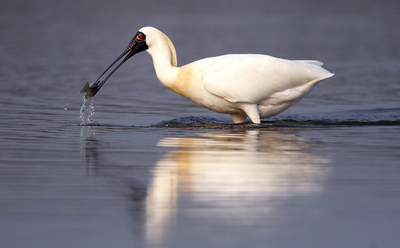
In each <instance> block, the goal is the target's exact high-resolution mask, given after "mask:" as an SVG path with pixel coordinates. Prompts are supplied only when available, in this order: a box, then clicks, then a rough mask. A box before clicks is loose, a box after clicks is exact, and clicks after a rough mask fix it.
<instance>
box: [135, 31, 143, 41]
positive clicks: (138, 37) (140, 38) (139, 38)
mask: <svg viewBox="0 0 400 248" xmlns="http://www.w3.org/2000/svg"><path fill="white" fill-rule="evenodd" d="M136 39H137V40H138V41H141V40H144V34H142V33H140V34H138V35H137V36H136Z"/></svg>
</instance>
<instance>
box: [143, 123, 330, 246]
mask: <svg viewBox="0 0 400 248" xmlns="http://www.w3.org/2000/svg"><path fill="white" fill-rule="evenodd" d="M197 136H198V137H196V138H164V139H162V140H160V141H159V142H158V146H161V147H171V148H177V149H175V150H171V151H169V152H168V153H167V154H165V156H164V158H163V159H161V160H160V161H158V163H157V166H156V167H155V169H154V171H153V174H154V177H153V181H152V183H151V184H150V187H149V189H148V195H147V199H146V202H147V204H146V215H147V221H146V232H147V242H149V243H151V244H154V245H160V244H162V242H163V240H165V239H166V238H167V237H168V235H169V231H170V230H171V229H173V225H174V222H175V221H176V220H175V215H176V212H177V211H179V210H183V209H186V210H187V209H188V208H190V211H189V212H190V216H195V218H198V219H199V220H201V219H209V220H211V221H216V223H218V225H220V224H221V223H226V224H227V225H257V226H264V227H265V226H266V225H271V224H272V223H275V224H276V223H277V222H283V221H284V215H285V214H286V216H287V214H288V213H283V212H282V211H283V210H282V209H281V207H282V205H283V204H285V202H287V200H288V199H289V198H290V197H296V196H303V197H309V196H313V195H316V194H318V193H319V192H321V191H322V188H323V184H322V183H323V178H325V177H326V174H327V171H328V170H327V168H326V167H325V166H323V165H324V164H326V163H327V162H328V160H327V159H326V158H323V157H320V156H317V155H314V154H311V153H308V152H307V149H308V148H309V147H310V146H311V142H310V141H309V140H307V138H304V137H300V136H296V135H292V134H285V133H281V132H278V131H270V130H260V129H258V130H246V131H243V130H240V131H226V130H222V131H211V132H205V133H200V134H197ZM183 198H184V199H185V204H184V205H185V206H179V204H178V199H183ZM188 202H191V204H189V205H188ZM171 227H172V228H171Z"/></svg>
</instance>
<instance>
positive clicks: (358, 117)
mask: <svg viewBox="0 0 400 248" xmlns="http://www.w3.org/2000/svg"><path fill="white" fill-rule="evenodd" d="M81 125H83V126H85V125H86V126H102V127H127V128H129V127H132V128H133V127H137V128H179V129H223V130H250V129H274V128H277V129H280V128H295V127H302V128H307V127H311V128H312V127H332V126H399V125H400V108H388V109H361V110H350V111H342V112H334V113H324V114H323V115H318V114H315V115H312V116H284V115H279V116H278V117H272V118H268V119H266V120H263V121H262V122H261V124H260V125H256V124H252V123H251V122H246V123H243V124H232V123H231V122H228V121H226V119H225V120H222V119H216V118H212V117H207V116H185V117H179V118H174V119H172V120H167V121H162V122H160V123H158V124H155V125H150V126H147V127H146V126H123V125H107V124H99V123H94V122H92V121H88V122H86V123H85V122H83V123H82V124H81Z"/></svg>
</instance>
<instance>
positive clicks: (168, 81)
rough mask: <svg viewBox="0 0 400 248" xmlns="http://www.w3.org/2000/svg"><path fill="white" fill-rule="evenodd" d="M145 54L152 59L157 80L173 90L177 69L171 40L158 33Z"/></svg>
mask: <svg viewBox="0 0 400 248" xmlns="http://www.w3.org/2000/svg"><path fill="white" fill-rule="evenodd" d="M147 52H148V53H149V54H150V55H151V57H152V58H153V64H154V69H155V71H156V74H157V78H158V80H160V82H161V83H162V84H163V85H164V86H166V87H168V88H171V89H172V88H173V85H172V84H174V83H175V81H176V78H177V73H178V71H179V68H178V67H176V66H177V58H176V50H175V47H174V45H173V44H172V42H171V40H170V39H169V38H168V37H167V36H166V35H165V34H163V33H161V32H159V33H158V35H157V39H156V40H154V41H153V42H152V43H151V44H150V46H149V49H148V50H147Z"/></svg>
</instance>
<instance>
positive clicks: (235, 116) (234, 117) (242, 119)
mask: <svg viewBox="0 0 400 248" xmlns="http://www.w3.org/2000/svg"><path fill="white" fill-rule="evenodd" d="M246 117H247V116H245V115H240V114H231V118H232V121H233V123H235V124H239V123H243V122H245V121H246Z"/></svg>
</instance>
